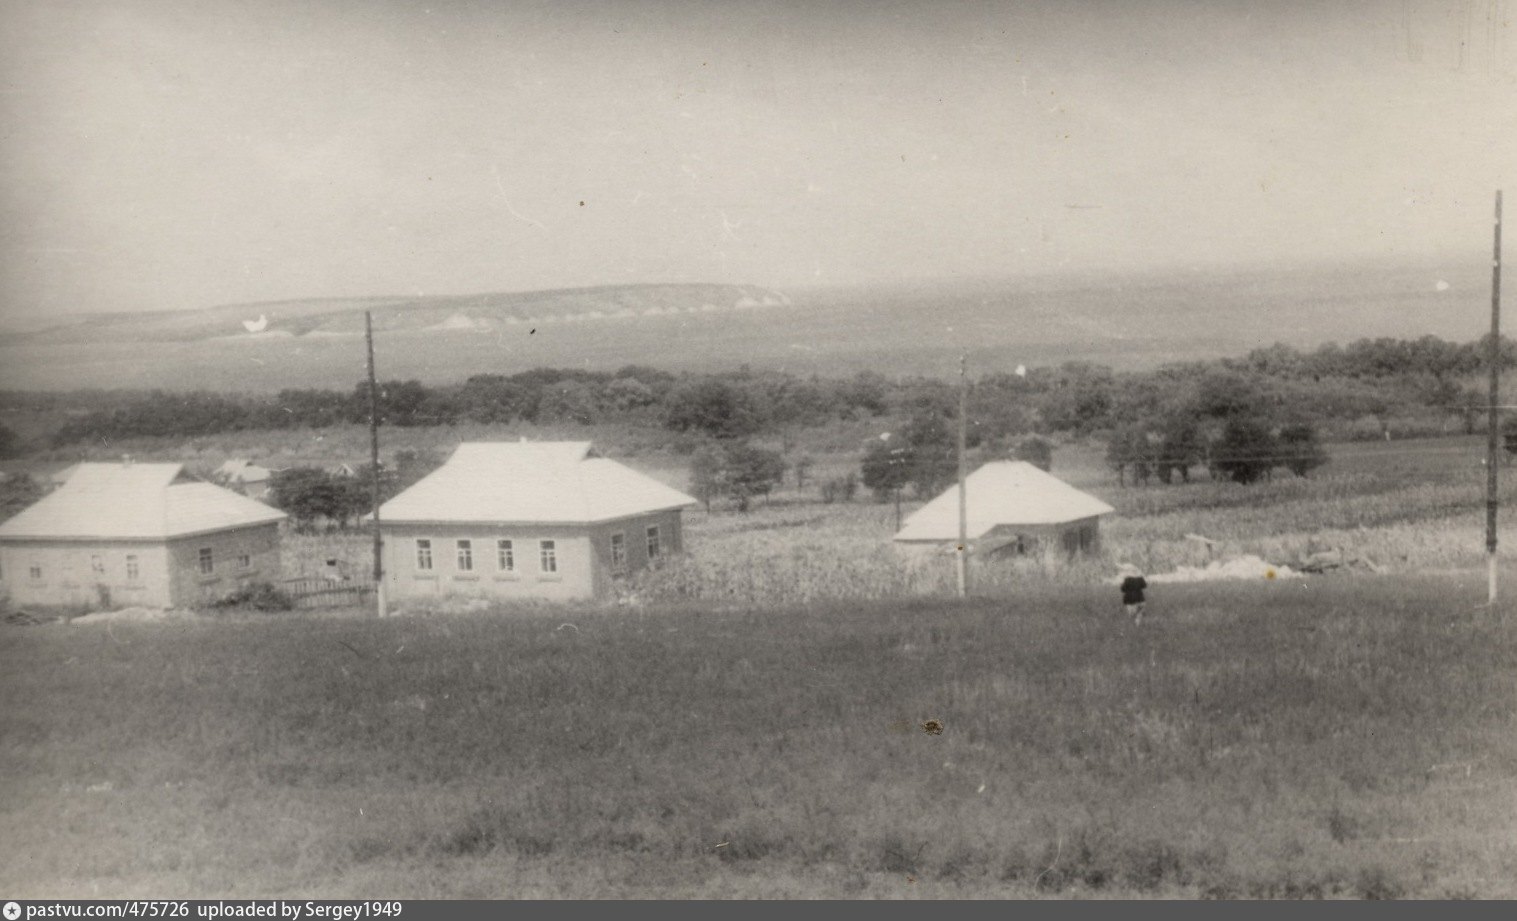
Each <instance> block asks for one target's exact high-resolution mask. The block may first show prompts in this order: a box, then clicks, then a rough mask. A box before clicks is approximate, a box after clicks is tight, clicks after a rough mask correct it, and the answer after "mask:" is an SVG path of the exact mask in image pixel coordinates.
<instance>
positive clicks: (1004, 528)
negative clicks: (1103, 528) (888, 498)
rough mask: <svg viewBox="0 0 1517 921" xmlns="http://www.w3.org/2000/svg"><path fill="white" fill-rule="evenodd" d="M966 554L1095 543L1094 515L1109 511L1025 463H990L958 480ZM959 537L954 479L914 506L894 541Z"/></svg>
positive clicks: (924, 543)
mask: <svg viewBox="0 0 1517 921" xmlns="http://www.w3.org/2000/svg"><path fill="white" fill-rule="evenodd" d="M964 486H965V495H966V498H967V502H966V505H967V508H968V515H967V518H968V521H969V528H968V537H969V542H970V552H971V553H976V554H979V555H981V556H989V555H995V554H1024V553H1031V552H1033V551H1034V550H1035V549H1038V548H1039V547H1041V546H1044V545H1047V544H1049V543H1053V544H1055V545H1057V546H1060V547H1062V548H1063V549H1064V550H1066V551H1068V552H1069V553H1072V554H1073V553H1082V552H1089V551H1092V550H1095V549H1096V548H1097V547H1099V546H1100V530H1099V526H1100V518H1101V516H1102V515H1109V514H1111V513H1112V512H1113V511H1115V510H1114V509H1113V508H1112V507H1111V506H1109V505H1107V504H1106V503H1105V502H1102V501H1101V500H1100V499H1097V498H1096V497H1095V496H1092V495H1089V494H1087V493H1083V492H1081V491H1080V490H1078V489H1075V488H1074V487H1073V486H1070V485H1069V484H1068V483H1065V482H1064V481H1063V480H1061V479H1059V478H1058V477H1056V476H1054V475H1052V474H1050V473H1047V472H1045V471H1043V470H1041V469H1039V468H1038V467H1035V466H1034V465H1032V464H1029V463H1027V462H1026V461H995V462H993V463H989V464H986V465H985V466H983V467H981V468H980V469H978V470H976V471H975V472H974V473H971V474H970V475H969V476H968V477H967V478H965V481H964ZM958 539H959V488H958V484H957V483H955V484H954V485H953V486H950V487H949V488H948V489H947V490H946V491H945V492H943V493H942V494H941V495H939V496H938V497H936V498H935V499H933V500H932V501H931V502H928V503H927V504H926V505H924V506H922V507H921V508H919V509H917V510H916V511H915V512H913V513H912V514H911V515H910V516H908V517H907V519H906V521H905V522H904V523H903V524H902V526H901V530H900V531H899V532H898V533H897V534H896V535H895V542H896V544H897V545H898V546H901V547H903V548H937V547H942V546H950V547H951V546H952V545H954V544H956V543H957V542H958Z"/></svg>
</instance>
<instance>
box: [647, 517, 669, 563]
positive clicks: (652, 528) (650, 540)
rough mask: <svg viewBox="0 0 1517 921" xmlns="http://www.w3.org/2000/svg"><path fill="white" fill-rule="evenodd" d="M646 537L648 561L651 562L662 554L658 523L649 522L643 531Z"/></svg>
mask: <svg viewBox="0 0 1517 921" xmlns="http://www.w3.org/2000/svg"><path fill="white" fill-rule="evenodd" d="M644 534H645V536H646V537H647V549H648V562H650V563H651V562H653V561H654V560H656V559H658V558H659V557H661V556H663V555H664V541H663V535H661V534H660V533H659V530H658V525H656V524H650V525H648V528H647V530H646V531H645V532H644Z"/></svg>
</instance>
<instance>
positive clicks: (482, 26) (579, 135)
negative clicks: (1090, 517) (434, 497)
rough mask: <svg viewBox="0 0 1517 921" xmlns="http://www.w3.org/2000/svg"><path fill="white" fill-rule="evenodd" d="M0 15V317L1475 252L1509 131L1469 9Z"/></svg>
mask: <svg viewBox="0 0 1517 921" xmlns="http://www.w3.org/2000/svg"><path fill="white" fill-rule="evenodd" d="M1512 5H1513V6H1517V4H1512ZM571 6H574V7H576V8H575V9H573V10H571V9H569V7H571ZM1319 7H1320V8H1319ZM0 10H3V23H0V26H3V28H0V62H3V63H0V81H3V96H0V100H3V102H0V104H3V111H0V130H3V132H4V135H3V141H0V156H3V173H0V176H3V179H0V184H3V198H0V235H3V237H0V245H3V248H0V272H3V274H0V295H3V299H4V302H3V303H4V307H3V309H5V310H7V311H26V312H32V311H39V310H45V311H52V310H137V309H153V308H158V309H165V308H183V307H197V306H208V305H212V304H218V303H228V302H237V301H255V300H266V299H278V298H294V297H307V296H342V295H364V294H399V293H416V292H425V293H429V294H432V293H437V294H444V293H468V292H478V291H494V290H524V289H533V288H544V287H560V286H581V285H597V284H618V283H628V282H658V281H717V282H752V283H758V284H769V285H775V286H779V287H785V286H795V285H801V284H808V283H837V282H861V281H875V280H879V281H890V280H893V279H901V278H911V279H921V278H932V277H942V278H948V279H951V278H954V277H962V276H987V275H990V276H997V275H1018V274H1025V273H1047V272H1054V271H1061V270H1069V269H1071V268H1081V269H1095V270H1108V269H1119V270H1125V269H1132V268H1152V269H1159V270H1163V269H1166V268H1171V267H1177V266H1189V265H1198V264H1199V265H1210V264H1252V263H1256V262H1267V263H1277V262H1281V261H1290V260H1300V259H1321V258H1328V259H1336V258H1344V259H1350V258H1352V259H1357V258H1367V257H1394V258H1403V257H1405V258H1412V257H1424V256H1427V255H1429V254H1448V253H1456V252H1457V253H1464V252H1470V253H1473V254H1474V256H1475V257H1476V258H1479V254H1480V253H1481V252H1483V251H1487V250H1488V248H1489V245H1490V244H1489V236H1490V211H1491V199H1492V192H1493V190H1494V189H1496V188H1498V187H1501V186H1502V185H1503V183H1506V184H1508V185H1511V183H1510V182H1509V180H1510V179H1511V178H1512V170H1513V162H1514V158H1517V37H1514V35H1513V26H1512V23H1511V22H1510V17H1511V16H1512V15H1514V14H1517V10H1514V9H1511V8H1508V9H1502V5H1501V4H1498V3H1488V2H1466V3H1458V2H1453V0H1446V2H1444V3H1441V4H1435V3H1427V2H1423V0H1411V2H1408V3H1400V2H1334V3H1330V4H1319V3H1317V2H1301V3H1286V2H1269V0H1260V2H1227V0H1206V2H1196V3H1190V2H1175V0H1163V2H1138V0H1127V2H1119V3H1118V2H1079V0H1060V2H1033V3H1015V4H1013V3H973V4H952V3H929V2H914V3H889V2H863V0H859V2H825V0H816V2H808V3H779V2H762V0H759V2H744V3H737V2H712V3H685V2H672V0H649V2H635V0H617V2H609V3H599V4H596V3H580V4H568V3H557V2H554V3H528V2H517V3H510V2H475V3H449V2H436V3H431V4H427V3H422V2H415V3H399V2H384V0H360V2H352V3H347V2H322V0H312V2H299V3H295V2H279V0H248V2H228V0H195V2H188V0H185V2H151V0H110V2H92V0H84V2H68V0H29V2H9V0H0ZM1511 191H1517V189H1514V190H1511ZM1512 208H1513V209H1514V210H1517V202H1514V203H1513V205H1512Z"/></svg>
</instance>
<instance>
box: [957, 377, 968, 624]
mask: <svg viewBox="0 0 1517 921" xmlns="http://www.w3.org/2000/svg"><path fill="white" fill-rule="evenodd" d="M967 361H968V356H965V355H960V356H959V544H958V547H957V552H956V554H955V559H956V560H957V562H958V577H959V580H958V581H959V597H960V598H963V597H965V596H966V595H968V594H969V493H968V489H967V487H966V486H965V484H964V480H965V470H964V442H965V437H966V436H965V433H964V432H965V426H966V425H967V424H968V421H967V420H968V415H969V412H968V410H969V397H968V394H969V371H968V368H967V367H966V363H967Z"/></svg>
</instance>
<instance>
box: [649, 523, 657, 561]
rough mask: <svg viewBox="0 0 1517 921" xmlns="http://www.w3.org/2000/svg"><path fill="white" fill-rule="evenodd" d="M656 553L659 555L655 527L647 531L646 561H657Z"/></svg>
mask: <svg viewBox="0 0 1517 921" xmlns="http://www.w3.org/2000/svg"><path fill="white" fill-rule="evenodd" d="M658 553H659V543H658V527H657V526H655V527H651V528H649V529H648V559H649V560H656V559H658Z"/></svg>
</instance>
